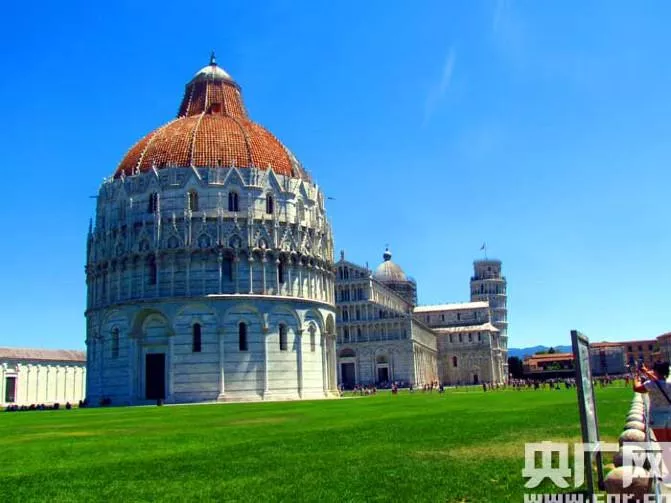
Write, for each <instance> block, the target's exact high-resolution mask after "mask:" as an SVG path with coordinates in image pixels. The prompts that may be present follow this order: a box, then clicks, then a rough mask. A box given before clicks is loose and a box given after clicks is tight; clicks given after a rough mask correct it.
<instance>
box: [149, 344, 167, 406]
mask: <svg viewBox="0 0 671 503" xmlns="http://www.w3.org/2000/svg"><path fill="white" fill-rule="evenodd" d="M144 368H145V388H146V389H145V391H146V397H147V400H158V399H159V398H161V399H164V398H165V353H149V354H147V355H145V365H144Z"/></svg>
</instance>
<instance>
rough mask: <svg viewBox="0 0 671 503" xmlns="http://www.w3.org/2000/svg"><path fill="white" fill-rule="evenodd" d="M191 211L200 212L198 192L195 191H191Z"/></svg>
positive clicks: (189, 201)
mask: <svg viewBox="0 0 671 503" xmlns="http://www.w3.org/2000/svg"><path fill="white" fill-rule="evenodd" d="M188 203H189V210H191V211H198V192H196V191H195V190H190V191H189V200H188Z"/></svg>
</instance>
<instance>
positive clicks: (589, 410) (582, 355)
mask: <svg viewBox="0 0 671 503" xmlns="http://www.w3.org/2000/svg"><path fill="white" fill-rule="evenodd" d="M571 344H572V345H573V359H574V362H575V382H576V386H577V388H578V408H579V410H580V426H581V429H582V441H583V443H585V444H590V445H592V446H593V447H594V448H595V449H590V450H589V451H588V452H585V470H586V471H587V478H586V480H587V489H588V490H589V493H590V494H594V475H593V473H592V462H593V461H595V462H596V470H597V474H598V487H599V489H600V490H603V489H604V483H603V463H602V459H601V448H600V447H601V445H600V443H599V419H598V417H597V414H596V400H595V399H594V384H593V381H592V369H591V367H590V360H589V339H587V337H585V336H584V335H583V334H581V333H580V332H578V331H577V330H571Z"/></svg>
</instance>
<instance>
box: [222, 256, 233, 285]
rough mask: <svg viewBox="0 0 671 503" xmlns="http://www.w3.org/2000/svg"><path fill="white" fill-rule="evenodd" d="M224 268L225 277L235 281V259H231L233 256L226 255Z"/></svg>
mask: <svg viewBox="0 0 671 503" xmlns="http://www.w3.org/2000/svg"><path fill="white" fill-rule="evenodd" d="M223 269H224V270H223V273H224V279H226V280H227V281H233V259H231V257H226V258H225V259H224V263H223Z"/></svg>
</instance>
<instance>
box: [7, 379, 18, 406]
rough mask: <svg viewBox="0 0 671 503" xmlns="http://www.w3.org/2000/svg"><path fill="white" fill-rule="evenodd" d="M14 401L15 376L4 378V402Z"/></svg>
mask: <svg viewBox="0 0 671 503" xmlns="http://www.w3.org/2000/svg"><path fill="white" fill-rule="evenodd" d="M14 402H16V377H7V378H6V379H5V403H14Z"/></svg>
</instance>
